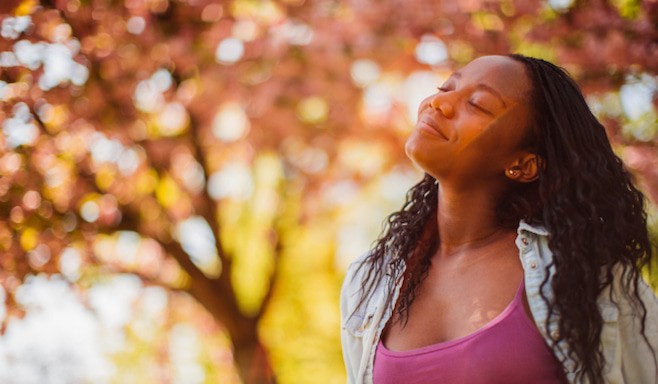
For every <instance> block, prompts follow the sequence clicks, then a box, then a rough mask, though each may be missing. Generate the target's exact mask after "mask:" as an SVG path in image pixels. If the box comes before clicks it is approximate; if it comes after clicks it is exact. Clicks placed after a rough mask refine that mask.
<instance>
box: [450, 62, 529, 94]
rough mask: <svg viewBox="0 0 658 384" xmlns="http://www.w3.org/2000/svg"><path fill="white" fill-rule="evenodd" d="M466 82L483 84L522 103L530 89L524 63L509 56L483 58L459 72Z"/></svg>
mask: <svg viewBox="0 0 658 384" xmlns="http://www.w3.org/2000/svg"><path fill="white" fill-rule="evenodd" d="M457 72H458V73H459V74H460V78H462V79H464V80H466V81H473V82H475V83H482V84H485V85H488V86H489V87H491V88H493V89H495V90H496V91H498V92H499V93H500V94H501V95H503V96H504V97H506V98H509V99H512V100H516V101H521V100H522V99H524V95H525V94H526V93H527V91H528V90H529V89H530V79H529V78H528V76H527V75H526V72H525V67H524V65H523V64H522V63H520V62H518V61H516V60H514V59H512V58H510V57H507V56H483V57H480V58H477V59H475V60H473V61H471V62H470V63H469V64H467V65H466V66H465V67H463V68H462V69H460V70H459V71H457Z"/></svg>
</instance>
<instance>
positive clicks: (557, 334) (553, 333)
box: [551, 331, 560, 340]
mask: <svg viewBox="0 0 658 384" xmlns="http://www.w3.org/2000/svg"><path fill="white" fill-rule="evenodd" d="M551 337H552V338H553V340H557V339H558V338H559V337H560V332H558V331H553V332H552V333H551Z"/></svg>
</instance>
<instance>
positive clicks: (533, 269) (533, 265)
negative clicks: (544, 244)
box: [528, 260, 537, 271]
mask: <svg viewBox="0 0 658 384" xmlns="http://www.w3.org/2000/svg"><path fill="white" fill-rule="evenodd" d="M528 266H529V267H530V270H531V271H536V270H537V262H536V261H534V260H533V261H531V262H530V265H528Z"/></svg>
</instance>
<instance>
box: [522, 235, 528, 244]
mask: <svg viewBox="0 0 658 384" xmlns="http://www.w3.org/2000/svg"><path fill="white" fill-rule="evenodd" d="M521 242H522V243H523V245H528V238H527V237H522V238H521Z"/></svg>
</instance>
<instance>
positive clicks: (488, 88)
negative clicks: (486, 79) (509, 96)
mask: <svg viewBox="0 0 658 384" xmlns="http://www.w3.org/2000/svg"><path fill="white" fill-rule="evenodd" d="M450 77H454V78H456V79H460V78H461V77H462V74H461V73H460V72H459V71H457V72H453V73H452V75H450ZM475 87H476V88H478V89H482V90H484V91H487V92H489V93H491V94H493V95H494V96H496V97H497V98H498V99H499V100H500V102H501V103H503V106H505V108H507V103H505V100H503V96H502V95H501V94H500V92H498V91H496V90H495V89H493V88H492V87H491V86H489V85H487V84H484V83H477V84H476V85H475Z"/></svg>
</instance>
